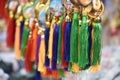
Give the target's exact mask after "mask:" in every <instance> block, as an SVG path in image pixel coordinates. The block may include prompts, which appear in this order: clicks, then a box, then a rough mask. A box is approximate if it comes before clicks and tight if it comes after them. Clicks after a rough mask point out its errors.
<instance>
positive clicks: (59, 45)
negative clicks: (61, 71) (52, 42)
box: [57, 15, 64, 64]
mask: <svg viewBox="0 0 120 80" xmlns="http://www.w3.org/2000/svg"><path fill="white" fill-rule="evenodd" d="M63 19H64V15H63V16H62V17H61V18H60V28H59V38H58V53H57V64H61V62H62V61H61V41H62V22H63Z"/></svg>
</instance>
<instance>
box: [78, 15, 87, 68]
mask: <svg viewBox="0 0 120 80" xmlns="http://www.w3.org/2000/svg"><path fill="white" fill-rule="evenodd" d="M79 54H80V55H79V59H78V60H79V61H78V66H79V67H80V68H81V69H85V68H86V65H87V64H88V63H89V60H88V25H87V15H85V14H83V15H82V24H81V28H80V53H79Z"/></svg>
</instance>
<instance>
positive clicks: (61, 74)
mask: <svg viewBox="0 0 120 80" xmlns="http://www.w3.org/2000/svg"><path fill="white" fill-rule="evenodd" d="M58 73H59V75H60V76H61V77H65V73H64V71H63V70H62V69H58Z"/></svg>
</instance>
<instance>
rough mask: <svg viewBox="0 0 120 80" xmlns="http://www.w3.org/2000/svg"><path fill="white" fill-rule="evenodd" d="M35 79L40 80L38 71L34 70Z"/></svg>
mask: <svg viewBox="0 0 120 80" xmlns="http://www.w3.org/2000/svg"><path fill="white" fill-rule="evenodd" d="M35 77H36V79H35V80H41V76H40V72H39V71H37V70H36V75H35Z"/></svg>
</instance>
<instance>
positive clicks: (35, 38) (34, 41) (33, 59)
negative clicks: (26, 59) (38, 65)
mask: <svg viewBox="0 0 120 80" xmlns="http://www.w3.org/2000/svg"><path fill="white" fill-rule="evenodd" d="M35 24H36V21H33V25H32V28H33V30H32V38H33V45H32V46H33V48H32V53H31V61H32V62H34V61H35V53H36V48H37V46H36V42H37V37H38V28H36V27H35Z"/></svg>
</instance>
